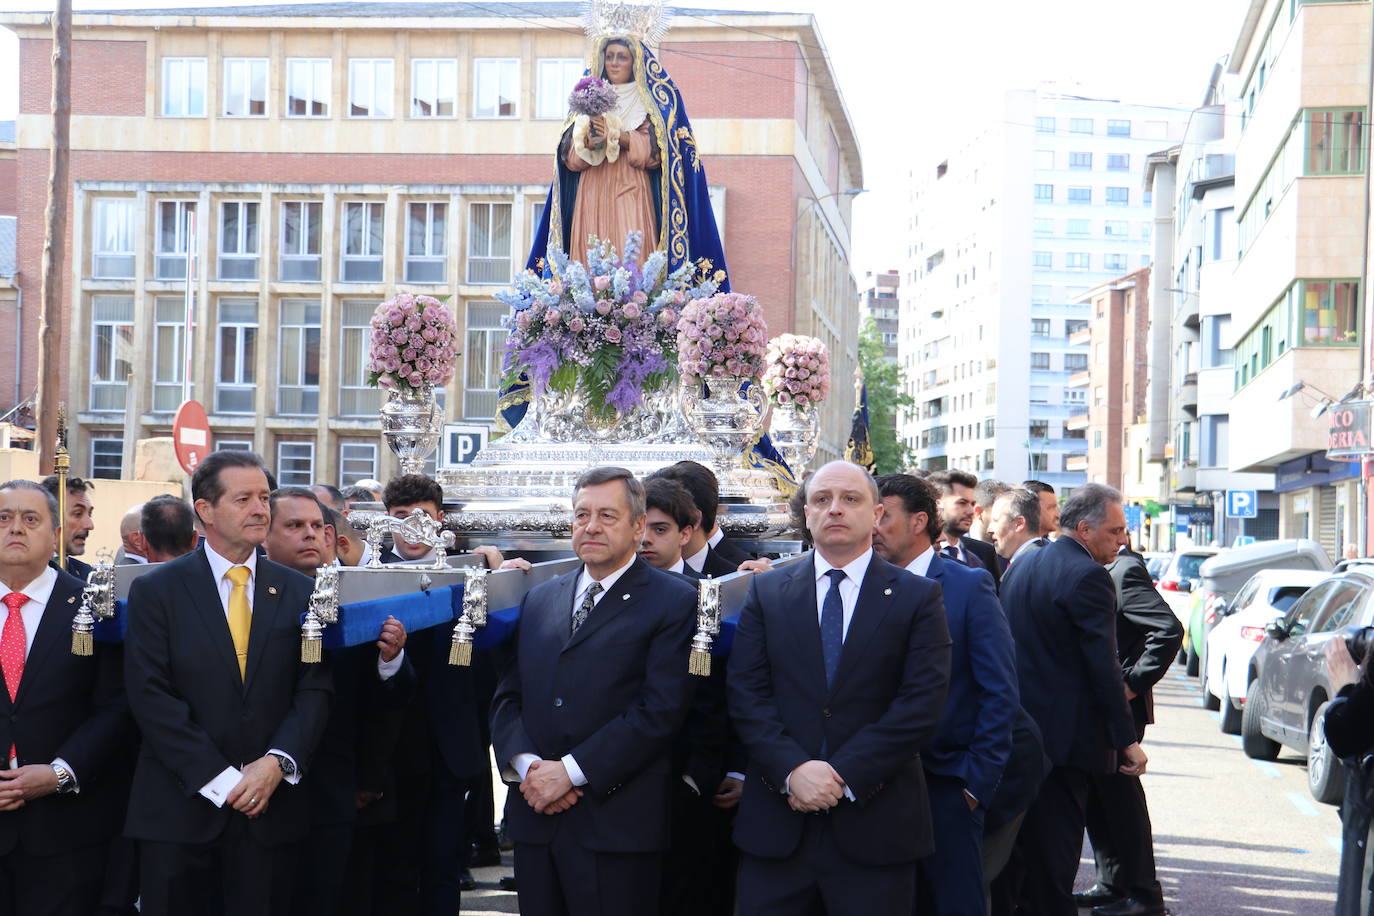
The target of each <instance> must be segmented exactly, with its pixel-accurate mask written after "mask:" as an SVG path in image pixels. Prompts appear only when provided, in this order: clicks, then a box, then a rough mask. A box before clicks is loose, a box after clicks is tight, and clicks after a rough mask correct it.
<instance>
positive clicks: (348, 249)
mask: <svg viewBox="0 0 1374 916" xmlns="http://www.w3.org/2000/svg"><path fill="white" fill-rule="evenodd" d="M385 206H386V205H385V204H383V203H382V202H381V201H349V202H347V203H345V204H344V245H343V260H342V263H341V265H340V269H339V280H340V281H341V282H343V283H380V282H382V252H383V250H384V249H383V247H382V244H383V242H384V241H385V240H386V230H385V224H384V223H383V220H382V218H383V211H384V209H385ZM508 279H509V278H508Z"/></svg>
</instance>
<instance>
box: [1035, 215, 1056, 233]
mask: <svg viewBox="0 0 1374 916" xmlns="http://www.w3.org/2000/svg"><path fill="white" fill-rule="evenodd" d="M1035 234H1036V235H1053V234H1054V220H1052V219H1039V218H1037V219H1036V220H1035Z"/></svg>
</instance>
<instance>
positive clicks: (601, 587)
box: [491, 467, 696, 916]
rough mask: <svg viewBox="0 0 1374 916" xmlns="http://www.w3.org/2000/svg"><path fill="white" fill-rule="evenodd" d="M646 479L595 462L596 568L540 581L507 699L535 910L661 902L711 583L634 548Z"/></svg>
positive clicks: (508, 770) (527, 907) (514, 806)
mask: <svg viewBox="0 0 1374 916" xmlns="http://www.w3.org/2000/svg"><path fill="white" fill-rule="evenodd" d="M644 514H645V509H644V488H643V485H642V484H640V482H639V481H637V480H635V478H634V476H633V475H632V474H631V473H630V472H629V471H627V470H625V469H624V468H609V467H602V468H592V469H591V470H589V471H587V472H586V473H584V474H583V475H582V477H581V478H580V479H579V480H578V483H577V487H576V489H575V490H574V497H573V529H572V541H573V550H574V552H576V554H577V556H578V557H579V558H580V559H581V560H582V564H583V565H582V567H581V568H580V569H577V570H574V571H573V572H570V573H568V574H566V575H564V576H560V577H558V578H557V579H554V580H552V581H551V582H546V583H544V584H543V585H539V586H537V587H535V588H533V589H531V590H530V591H529V593H528V594H526V595H525V598H524V600H523V601H522V602H521V605H520V622H519V624H518V626H517V629H516V634H515V645H514V653H513V656H512V657H510V658H509V659H508V660H507V661H506V663H505V664H504V665H503V666H502V668H501V672H500V680H499V682H498V684H497V688H496V698H495V701H494V702H493V705H492V722H491V731H492V741H493V744H494V745H495V748H496V759H497V762H498V763H499V764H500V765H501V767H502V775H503V776H504V777H505V778H506V780H507V782H511V783H517V784H518V786H519V791H518V792H517V791H511V792H510V793H509V794H508V795H507V797H506V830H507V833H508V834H509V835H510V837H511V838H512V839H513V840H515V869H516V877H517V879H518V880H519V892H520V912H522V913H524V914H525V916H550V914H579V916H580V914H596V916H610V914H623V916H643V914H645V913H653V912H656V911H657V908H658V899H659V880H660V877H659V876H660V868H661V862H662V856H663V852H664V851H665V850H666V849H667V848H668V843H669V824H670V821H669V809H670V798H671V792H672V781H673V779H674V778H675V776H674V775H673V773H672V770H671V751H672V743H673V737H674V736H675V735H676V734H677V732H678V730H679V729H680V728H681V727H682V724H683V721H684V720H685V718H686V715H687V711H688V706H689V704H690V703H691V699H692V692H693V684H692V683H691V676H690V675H689V674H688V673H687V658H688V645H689V643H690V640H691V636H692V631H693V629H694V626H695V622H696V593H695V591H694V590H693V589H692V588H691V586H689V585H688V584H687V583H685V582H683V581H682V580H681V579H680V578H678V577H677V576H673V575H670V574H668V573H665V572H663V571H661V570H658V569H655V568H654V567H652V566H650V565H649V564H648V563H646V562H644V560H642V559H640V558H639V557H638V556H637V555H636V553H635V549H636V548H637V547H638V546H639V543H640V540H641V539H642V537H643V533H644Z"/></svg>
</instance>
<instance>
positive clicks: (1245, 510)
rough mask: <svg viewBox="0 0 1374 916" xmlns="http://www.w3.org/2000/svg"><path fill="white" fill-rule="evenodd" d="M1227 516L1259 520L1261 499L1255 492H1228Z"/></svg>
mask: <svg viewBox="0 0 1374 916" xmlns="http://www.w3.org/2000/svg"><path fill="white" fill-rule="evenodd" d="M1226 514H1227V516H1229V517H1230V518H1258V517H1259V499H1257V498H1256V491H1254V490H1227V491H1226Z"/></svg>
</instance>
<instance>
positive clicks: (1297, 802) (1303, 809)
mask: <svg viewBox="0 0 1374 916" xmlns="http://www.w3.org/2000/svg"><path fill="white" fill-rule="evenodd" d="M1283 794H1284V797H1285V798H1287V799H1288V800H1289V801H1290V802H1292V803H1293V807H1294V808H1297V809H1298V813H1299V814H1303V815H1306V816H1308V817H1316V816H1317V809H1316V808H1315V807H1313V806H1312V803H1311V802H1310V801H1308V800H1307V799H1306V798H1305V797H1303V796H1301V795H1299V794H1298V793H1297V792H1285V793H1283Z"/></svg>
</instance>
